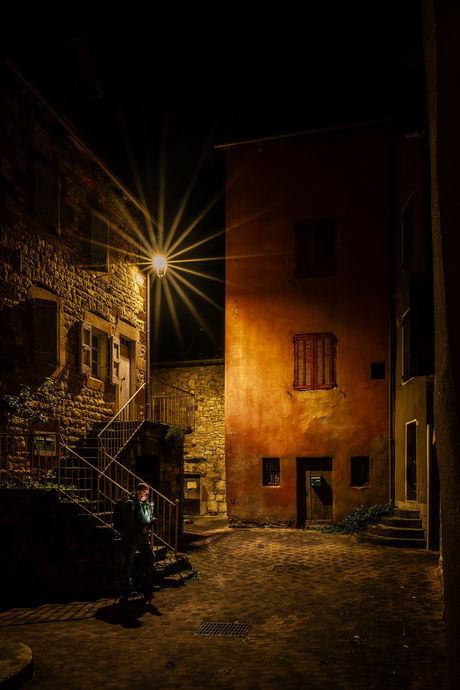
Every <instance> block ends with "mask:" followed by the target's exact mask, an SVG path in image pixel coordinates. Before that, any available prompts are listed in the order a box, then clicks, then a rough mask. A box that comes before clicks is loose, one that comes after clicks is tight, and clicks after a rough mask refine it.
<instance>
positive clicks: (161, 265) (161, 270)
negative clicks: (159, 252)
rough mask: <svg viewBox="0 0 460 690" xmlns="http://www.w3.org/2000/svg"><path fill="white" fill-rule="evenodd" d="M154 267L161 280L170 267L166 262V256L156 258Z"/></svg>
mask: <svg viewBox="0 0 460 690" xmlns="http://www.w3.org/2000/svg"><path fill="white" fill-rule="evenodd" d="M153 266H154V268H155V269H156V272H157V276H158V277H159V278H163V276H164V274H165V273H166V269H167V267H168V262H167V261H166V259H165V258H164V256H156V257H155V258H154V260H153Z"/></svg>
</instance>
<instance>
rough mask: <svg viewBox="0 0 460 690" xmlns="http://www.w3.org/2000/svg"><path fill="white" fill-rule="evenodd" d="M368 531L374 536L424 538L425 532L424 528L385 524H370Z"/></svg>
mask: <svg viewBox="0 0 460 690" xmlns="http://www.w3.org/2000/svg"><path fill="white" fill-rule="evenodd" d="M367 533H368V534H371V535H372V536H375V535H378V536H380V537H396V538H397V539H424V538H425V532H424V530H423V529H422V528H413V527H396V526H388V525H385V524H379V525H369V526H368V528H367Z"/></svg>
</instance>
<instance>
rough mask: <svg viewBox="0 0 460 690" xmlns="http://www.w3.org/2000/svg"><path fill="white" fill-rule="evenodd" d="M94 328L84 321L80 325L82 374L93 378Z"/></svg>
mask: <svg viewBox="0 0 460 690" xmlns="http://www.w3.org/2000/svg"><path fill="white" fill-rule="evenodd" d="M91 348H92V326H91V324H90V323H86V322H85V321H82V322H81V324H80V374H82V375H83V376H91V361H92V349H91Z"/></svg>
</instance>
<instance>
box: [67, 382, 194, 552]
mask: <svg viewBox="0 0 460 690" xmlns="http://www.w3.org/2000/svg"><path fill="white" fill-rule="evenodd" d="M193 402H194V401H193V395H191V394H190V393H187V392H185V391H182V390H180V389H178V388H175V387H173V386H170V385H168V384H165V383H162V382H160V381H157V380H156V379H150V380H149V381H147V382H146V383H145V384H144V385H143V386H142V387H141V388H140V389H139V390H138V391H137V392H136V393H135V394H134V395H133V396H132V398H131V399H130V400H129V401H128V402H127V403H126V405H125V406H124V407H123V408H122V409H121V410H120V411H119V412H118V414H117V415H115V417H113V418H112V419H111V420H110V421H109V422H106V423H105V424H101V423H98V424H96V425H95V426H94V428H93V432H92V433H91V434H89V436H88V437H86V438H85V439H82V440H80V443H79V447H78V448H70V447H69V446H67V445H66V444H65V443H62V442H61V447H62V449H63V451H64V452H63V453H62V455H61V458H60V462H59V464H58V476H57V484H58V487H59V491H60V492H62V493H63V494H64V495H65V496H66V498H67V499H68V500H71V501H75V502H76V503H78V504H79V505H80V507H81V508H82V509H83V510H84V511H86V512H88V513H91V514H92V515H93V516H94V517H95V518H96V519H97V520H99V521H100V522H101V523H102V524H104V525H106V526H108V527H112V514H113V509H114V507H115V504H116V503H117V501H118V500H119V499H120V498H122V497H123V496H125V495H128V494H130V493H133V492H134V490H135V487H136V484H138V483H139V482H141V481H144V480H142V479H141V478H140V477H138V476H136V475H135V474H134V473H133V472H131V471H130V470H128V469H127V468H126V467H125V466H124V465H122V464H121V463H120V462H118V460H117V457H118V455H119V454H120V452H121V451H122V450H123V448H125V447H126V446H127V444H128V443H129V442H130V441H131V439H132V438H133V437H134V436H135V434H137V433H139V432H140V431H141V428H142V426H143V425H144V424H145V423H146V422H147V421H152V422H157V423H162V424H167V425H170V426H176V427H179V428H181V429H184V430H186V431H191V430H192V429H193V427H194V404H193ZM101 427H102V428H101ZM96 432H97V433H96ZM149 488H150V500H151V501H152V500H153V501H154V502H155V506H156V508H155V513H156V515H157V516H158V517H159V518H160V521H159V522H158V523H156V524H155V529H154V532H152V545H153V542H154V541H157V542H160V544H162V545H164V546H166V547H168V548H170V549H172V550H174V553H175V554H176V553H177V536H178V528H179V501H178V500H176V501H175V502H173V501H171V500H170V499H169V498H167V497H166V496H163V495H162V494H161V493H160V492H159V491H157V490H156V489H154V488H153V487H152V486H150V487H149Z"/></svg>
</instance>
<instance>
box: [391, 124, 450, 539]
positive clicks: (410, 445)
mask: <svg viewBox="0 0 460 690" xmlns="http://www.w3.org/2000/svg"><path fill="white" fill-rule="evenodd" d="M396 161H397V165H396V187H395V189H396V194H395V243H394V254H395V256H394V286H395V287H394V322H395V334H394V342H395V357H394V396H393V400H394V410H395V414H394V442H395V448H394V458H395V466H394V498H395V505H396V507H397V508H403V509H406V510H415V511H418V512H419V514H420V517H421V519H422V525H423V529H424V530H425V536H426V543H427V548H428V549H433V548H434V549H438V548H439V544H440V500H439V490H440V487H439V472H438V467H437V457H436V445H435V430H434V417H433V394H434V373H435V370H434V305H433V253H432V240H431V218H430V216H431V209H430V193H429V175H430V165H429V148H428V146H427V144H426V139H425V136H424V133H423V134H422V133H421V132H420V131H411V132H409V133H406V135H404V136H403V135H402V134H400V135H399V136H397V137H396Z"/></svg>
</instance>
